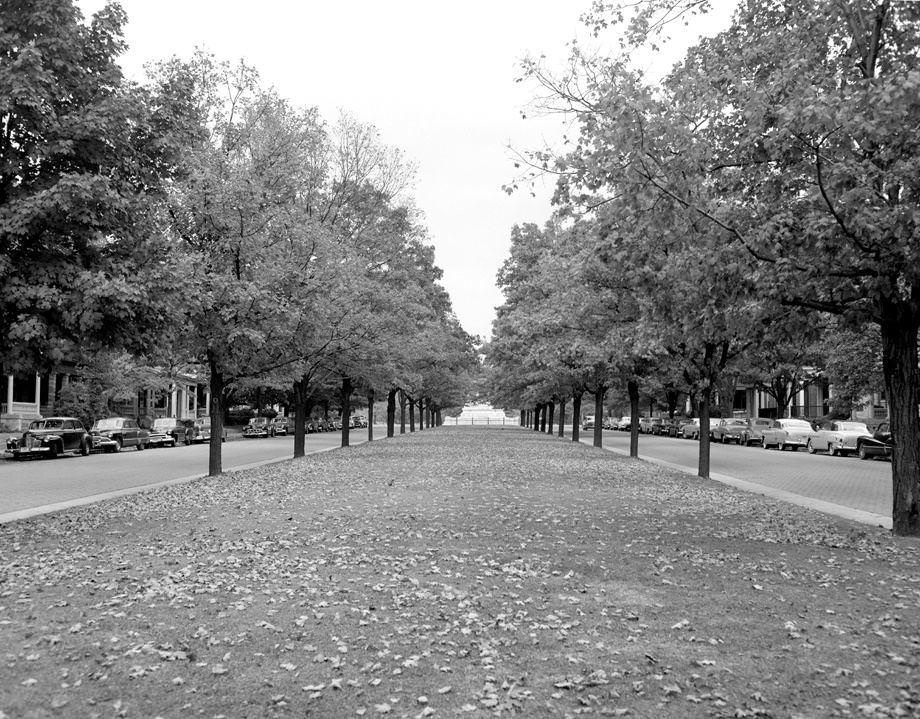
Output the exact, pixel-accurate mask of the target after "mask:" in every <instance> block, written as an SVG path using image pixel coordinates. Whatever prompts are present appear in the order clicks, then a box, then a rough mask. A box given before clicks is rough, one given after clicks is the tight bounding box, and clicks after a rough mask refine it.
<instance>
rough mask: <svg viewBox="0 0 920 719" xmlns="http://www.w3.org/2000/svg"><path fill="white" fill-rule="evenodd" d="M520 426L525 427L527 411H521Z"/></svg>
mask: <svg viewBox="0 0 920 719" xmlns="http://www.w3.org/2000/svg"><path fill="white" fill-rule="evenodd" d="M521 426H522V427H526V426H527V411H526V410H523V409H522V410H521Z"/></svg>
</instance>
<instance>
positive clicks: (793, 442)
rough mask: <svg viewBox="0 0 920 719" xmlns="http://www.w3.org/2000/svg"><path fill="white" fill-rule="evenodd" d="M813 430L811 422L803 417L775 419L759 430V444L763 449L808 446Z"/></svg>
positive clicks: (793, 448)
mask: <svg viewBox="0 0 920 719" xmlns="http://www.w3.org/2000/svg"><path fill="white" fill-rule="evenodd" d="M814 434H815V432H814V430H813V429H812V427H811V422H809V421H808V420H804V419H794V418H787V419H775V420H773V421H772V422H771V423H770V426H769V427H765V428H763V429H762V430H761V431H760V446H761V447H763V448H764V449H768V448H769V447H776V448H777V449H779V450H784V449H791V450H792V451H793V452H795V451H796V450H797V449H798V448H799V447H808V446H809V442H810V441H811V438H812V437H813V436H814Z"/></svg>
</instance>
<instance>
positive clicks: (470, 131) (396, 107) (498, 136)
mask: <svg viewBox="0 0 920 719" xmlns="http://www.w3.org/2000/svg"><path fill="white" fill-rule="evenodd" d="M120 2H121V5H122V7H123V8H124V9H125V12H126V13H127V15H128V20H129V23H128V26H127V28H126V32H125V39H126V41H127V43H128V46H129V49H128V51H127V53H126V54H125V55H124V56H123V58H122V61H121V62H122V67H123V68H124V70H125V73H126V75H127V76H128V77H130V78H133V79H141V78H142V77H143V66H144V64H145V63H147V62H149V61H151V60H158V59H162V58H166V57H170V56H173V55H179V56H182V57H188V56H190V55H191V54H192V53H193V52H194V50H195V48H203V49H205V50H208V51H210V52H212V53H213V54H214V55H215V56H217V57H218V58H219V59H223V60H230V61H235V60H238V59H240V58H243V59H245V60H246V61H247V62H248V63H249V64H251V65H253V66H254V67H256V68H257V69H258V71H259V73H260V75H261V77H262V80H263V82H264V83H265V84H266V85H271V86H274V87H276V88H277V89H278V91H279V92H280V93H281V94H282V95H284V96H285V97H288V98H289V99H290V100H292V101H293V102H295V103H297V104H301V105H304V106H316V107H318V108H319V110H320V113H321V115H322V116H323V117H324V118H325V119H326V120H327V121H330V122H332V121H335V119H336V118H337V117H338V115H339V112H340V111H342V110H344V111H347V112H349V113H350V114H352V115H354V116H355V117H356V118H357V119H358V120H360V121H362V122H369V123H372V124H373V125H375V126H376V127H377V128H378V129H379V131H380V137H381V140H382V141H383V142H384V143H385V144H387V145H392V146H396V147H398V148H400V149H401V150H402V151H403V152H404V153H405V155H406V157H407V159H409V160H410V161H412V162H413V163H414V164H415V165H416V167H417V172H416V178H415V184H414V188H413V189H412V191H411V194H412V195H413V196H414V198H415V205H416V206H417V207H418V209H420V210H421V211H422V213H423V215H424V219H425V224H426V226H427V228H428V232H429V235H430V241H431V244H433V245H434V247H435V260H436V263H437V264H438V266H439V267H440V268H441V269H442V270H443V271H444V277H443V279H442V284H443V286H444V287H445V288H446V289H447V291H448V292H449V294H450V296H451V300H452V303H453V307H454V311H455V313H456V315H457V317H458V319H459V320H460V323H461V324H462V325H463V327H464V329H466V331H467V332H469V333H470V334H473V335H479V336H480V337H482V338H483V339H488V337H489V335H490V332H491V324H492V319H493V318H494V315H495V312H494V310H495V307H497V306H498V305H500V304H501V303H502V295H501V293H500V291H499V290H498V288H497V287H496V286H495V276H496V273H497V271H498V268H499V267H500V266H501V263H502V262H503V261H504V259H505V257H506V255H507V252H508V248H509V239H510V234H511V228H512V226H513V225H515V224H520V223H524V222H535V223H537V224H540V225H542V224H543V223H544V222H546V220H548V219H549V216H550V213H551V211H552V209H551V205H550V197H551V195H552V180H551V179H548V180H547V181H546V182H545V183H543V184H542V185H537V187H536V188H535V196H532V195H531V193H530V192H529V191H528V190H521V191H518V192H516V193H514V194H512V195H508V194H507V193H505V192H504V191H503V190H502V186H503V185H504V184H507V183H509V182H510V181H512V180H513V179H514V177H515V173H516V171H515V168H514V165H513V152H512V151H511V150H509V146H510V147H512V148H515V149H517V150H528V149H539V148H541V147H542V146H543V144H544V142H545V141H547V140H548V141H550V142H555V141H556V140H557V138H558V137H559V135H560V133H561V127H562V125H561V119H560V118H546V117H530V116H528V118H527V119H522V117H521V110H522V109H524V108H526V106H527V104H528V102H529V101H530V100H531V99H532V96H533V94H534V92H535V90H536V88H535V87H534V86H532V85H528V84H526V83H517V82H515V80H516V79H517V78H518V77H519V76H520V61H521V59H522V58H524V57H525V56H527V55H533V56H539V55H546V56H547V60H548V62H550V63H551V64H553V65H555V66H560V65H561V64H562V63H563V61H564V60H565V58H566V57H567V44H568V43H569V42H570V41H572V40H573V39H575V38H576V37H578V38H579V39H584V38H585V37H586V36H587V32H586V31H585V29H584V28H583V27H582V25H581V24H580V22H579V16H580V15H581V14H582V13H583V12H584V11H585V10H586V9H587V8H588V7H589V5H590V0H564V1H562V0H491V1H486V0H467V1H466V2H464V3H442V2H437V1H436V0H388V1H387V2H382V1H381V0H339V1H338V2H334V3H332V2H322V3H320V2H315V1H314V0H299V1H295V0H287V1H286V0H260V1H259V2H256V3H253V2H251V0H249V1H247V2H240V1H238V0H181V1H180V0H157V1H156V2H153V1H152V0H120ZM77 4H78V5H79V7H80V8H81V10H82V11H83V13H84V14H85V15H86V16H87V17H89V16H90V15H91V14H92V13H93V12H95V11H96V10H98V9H100V8H101V7H102V6H103V5H104V4H105V3H104V0H78V3H77ZM671 62H673V60H669V59H665V61H664V64H665V65H670V64H671Z"/></svg>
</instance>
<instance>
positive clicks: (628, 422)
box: [614, 415, 632, 432]
mask: <svg viewBox="0 0 920 719" xmlns="http://www.w3.org/2000/svg"><path fill="white" fill-rule="evenodd" d="M614 428H615V429H619V430H622V431H625V432H628V431H629V430H630V429H632V417H630V416H629V415H626V416H625V417H620V418H619V419H618V420H617V421H616V425H615V427H614Z"/></svg>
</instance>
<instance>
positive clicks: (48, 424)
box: [29, 419, 64, 429]
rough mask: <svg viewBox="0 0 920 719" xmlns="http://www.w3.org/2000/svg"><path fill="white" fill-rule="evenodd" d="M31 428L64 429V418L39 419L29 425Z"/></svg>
mask: <svg viewBox="0 0 920 719" xmlns="http://www.w3.org/2000/svg"><path fill="white" fill-rule="evenodd" d="M29 429H64V420H62V419H37V420H35V421H34V422H32V423H31V424H30V425H29Z"/></svg>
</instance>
